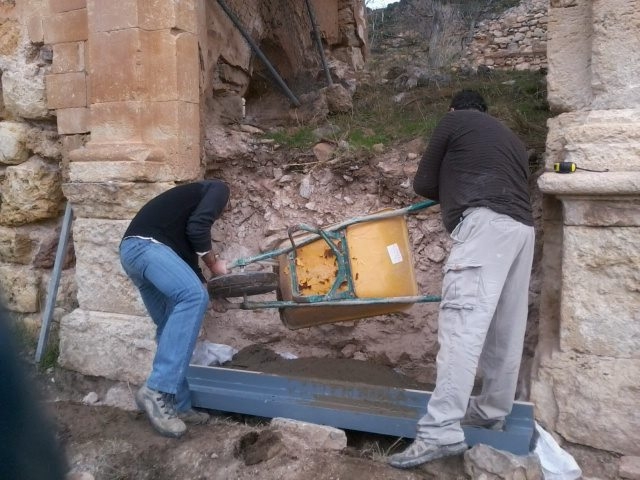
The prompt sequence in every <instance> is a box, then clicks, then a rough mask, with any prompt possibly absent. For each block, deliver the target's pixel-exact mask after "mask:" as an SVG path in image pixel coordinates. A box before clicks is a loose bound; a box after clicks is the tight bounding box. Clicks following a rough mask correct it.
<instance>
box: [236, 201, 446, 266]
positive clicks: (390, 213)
mask: <svg viewBox="0 0 640 480" xmlns="http://www.w3.org/2000/svg"><path fill="white" fill-rule="evenodd" d="M437 203H438V202H434V201H433V200H423V201H421V202H418V203H414V204H413V205H409V206H408V207H404V208H398V209H396V210H387V211H383V212H378V213H372V214H370V215H364V216H362V217H355V218H352V219H350V220H345V221H343V222H341V223H337V224H335V225H332V226H330V227H328V228H325V229H324V230H323V231H324V232H334V231H336V230H341V229H343V228H346V227H348V226H351V225H355V224H358V223H363V222H369V221H371V220H382V219H385V218H393V217H399V216H402V215H407V214H410V213H415V212H418V211H420V210H424V209H425V208H428V207H431V206H433V205H437ZM292 229H293V230H292ZM309 229H311V230H314V229H313V228H312V227H308V226H306V225H298V226H297V227H289V229H288V232H289V231H295V230H307V231H309ZM315 230H317V229H315ZM319 238H321V236H320V235H318V234H316V236H313V235H312V236H310V237H309V238H306V239H304V240H301V241H300V242H299V243H298V245H297V247H302V246H304V245H307V244H308V243H311V242H313V241H315V240H318V239H319ZM295 248H296V245H294V246H293V247H284V248H279V249H277V250H272V251H270V252H265V253H263V254H261V255H256V256H254V257H249V258H238V259H236V260H234V261H232V262H231V263H230V264H229V265H228V268H229V269H232V268H235V267H244V266H246V265H249V264H251V263H254V262H260V261H263V260H268V259H272V258H275V257H278V256H280V255H283V254H286V253H289V252H291V251H292V250H293V249H295Z"/></svg>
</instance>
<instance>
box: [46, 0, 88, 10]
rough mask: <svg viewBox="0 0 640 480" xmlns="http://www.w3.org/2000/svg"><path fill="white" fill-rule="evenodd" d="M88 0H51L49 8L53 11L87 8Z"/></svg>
mask: <svg viewBox="0 0 640 480" xmlns="http://www.w3.org/2000/svg"><path fill="white" fill-rule="evenodd" d="M86 6H87V0H49V9H50V10H51V11H52V12H53V13H61V12H68V11H70V10H79V9H81V8H86Z"/></svg>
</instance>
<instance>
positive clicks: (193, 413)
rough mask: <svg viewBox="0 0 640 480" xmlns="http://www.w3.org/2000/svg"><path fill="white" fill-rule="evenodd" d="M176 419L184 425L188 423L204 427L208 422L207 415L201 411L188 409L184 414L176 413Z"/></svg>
mask: <svg viewBox="0 0 640 480" xmlns="http://www.w3.org/2000/svg"><path fill="white" fill-rule="evenodd" d="M178 418H179V419H180V420H182V421H183V422H184V423H190V424H192V425H204V424H205V423H207V422H208V421H209V414H208V413H207V412H203V411H201V410H194V409H193V408H190V409H189V410H185V411H184V412H178Z"/></svg>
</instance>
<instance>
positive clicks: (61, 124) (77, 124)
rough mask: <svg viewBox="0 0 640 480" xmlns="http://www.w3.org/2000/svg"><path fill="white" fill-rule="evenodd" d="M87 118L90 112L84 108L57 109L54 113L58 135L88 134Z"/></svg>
mask: <svg viewBox="0 0 640 480" xmlns="http://www.w3.org/2000/svg"><path fill="white" fill-rule="evenodd" d="M89 116H90V110H89V109H88V108H85V107H80V108H60V109H58V110H57V111H56V117H57V119H58V122H57V123H58V133H59V134H60V135H74V134H77V133H87V132H89V130H90V129H91V127H90V126H89Z"/></svg>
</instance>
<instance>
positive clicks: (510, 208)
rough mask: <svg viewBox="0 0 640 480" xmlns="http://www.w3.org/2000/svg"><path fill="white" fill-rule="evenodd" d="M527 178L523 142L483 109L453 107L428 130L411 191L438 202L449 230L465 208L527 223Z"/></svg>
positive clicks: (529, 218)
mask: <svg viewBox="0 0 640 480" xmlns="http://www.w3.org/2000/svg"><path fill="white" fill-rule="evenodd" d="M528 177H529V164H528V157H527V152H526V149H525V146H524V144H523V143H522V142H521V141H520V139H518V137H517V136H516V135H515V134H514V133H513V132H512V131H511V130H510V129H509V128H507V127H506V126H505V125H503V124H502V123H501V122H500V121H499V120H497V119H495V118H494V117H492V116H490V115H488V114H486V113H483V112H479V111H477V110H455V111H451V112H449V113H447V114H446V115H445V116H444V117H443V118H442V120H441V121H440V123H439V124H438V125H437V126H436V128H435V130H434V131H433V134H432V136H431V139H430V140H429V145H428V146H427V150H426V151H425V153H424V155H423V156H422V159H421V160H420V163H419V165H418V170H417V172H416V175H415V177H414V180H413V189H414V190H415V192H416V193H417V194H418V195H421V196H423V197H426V198H429V199H431V200H436V201H439V202H440V206H441V211H442V220H443V223H444V225H445V228H446V229H447V231H449V232H450V233H451V232H452V231H453V229H454V228H455V227H456V225H457V224H458V223H459V221H460V218H461V216H462V213H463V212H464V211H465V210H466V209H467V208H470V207H487V208H490V209H491V210H493V211H494V212H496V213H501V214H505V215H508V216H510V217H511V218H513V219H515V220H517V221H519V222H521V223H524V224H525V225H533V216H532V214H531V203H530V197H529V184H528Z"/></svg>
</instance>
